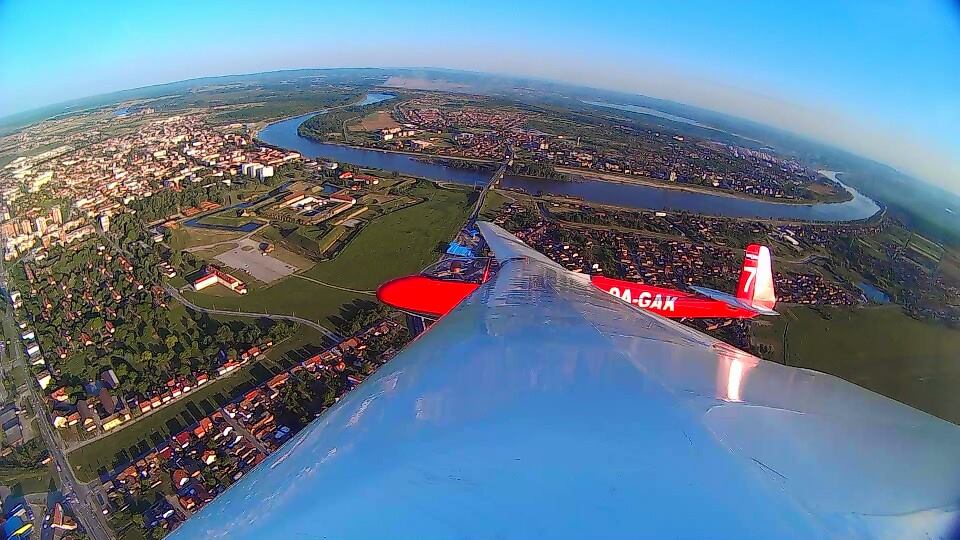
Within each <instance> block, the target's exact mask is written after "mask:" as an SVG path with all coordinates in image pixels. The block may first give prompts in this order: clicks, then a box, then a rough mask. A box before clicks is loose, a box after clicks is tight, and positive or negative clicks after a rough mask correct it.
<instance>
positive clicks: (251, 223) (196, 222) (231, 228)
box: [183, 217, 263, 233]
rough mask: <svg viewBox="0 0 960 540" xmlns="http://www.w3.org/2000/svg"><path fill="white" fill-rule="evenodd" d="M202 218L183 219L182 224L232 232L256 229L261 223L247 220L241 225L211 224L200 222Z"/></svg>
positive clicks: (196, 227) (246, 231)
mask: <svg viewBox="0 0 960 540" xmlns="http://www.w3.org/2000/svg"><path fill="white" fill-rule="evenodd" d="M200 219H203V218H199V217H197V218H193V219H188V220H187V221H184V222H183V224H184V225H186V226H187V227H193V228H195V229H212V230H216V231H233V232H245V233H248V232H253V231H255V230H257V227H259V226H261V225H263V224H262V223H260V222H258V221H248V222H247V223H244V224H243V225H238V226H230V225H211V224H209V223H200V222H199V220H200Z"/></svg>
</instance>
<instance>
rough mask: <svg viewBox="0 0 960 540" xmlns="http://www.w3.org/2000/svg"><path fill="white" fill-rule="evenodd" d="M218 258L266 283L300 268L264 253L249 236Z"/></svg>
mask: <svg viewBox="0 0 960 540" xmlns="http://www.w3.org/2000/svg"><path fill="white" fill-rule="evenodd" d="M216 258H217V260H219V261H220V262H222V263H223V264H225V265H227V266H229V267H231V268H236V269H239V270H243V271H244V272H246V273H248V274H250V275H251V276H253V277H254V278H256V279H258V280H260V281H262V282H264V283H272V282H274V281H276V280H278V279H280V278H283V277H286V276H289V275H290V274H292V273H294V272H296V271H297V270H299V268H297V267H296V266H294V265H292V264H287V263H285V262H283V261H281V260H279V259H277V258H274V257H271V256H270V254H264V253H263V252H262V251H260V244H259V243H258V242H256V241H254V240H251V239H249V238H245V239H243V240H240V241H239V242H238V245H237V247H235V248H233V249H231V250H230V251H225V252H223V253H221V254H220V255H217V257H216Z"/></svg>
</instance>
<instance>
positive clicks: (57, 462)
mask: <svg viewBox="0 0 960 540" xmlns="http://www.w3.org/2000/svg"><path fill="white" fill-rule="evenodd" d="M0 259H2V257H0ZM0 277H2V278H3V280H4V281H6V280H7V270H6V268H5V267H4V265H3V261H2V260H0ZM3 319H4V320H3V327H4V332H5V333H6V335H7V338H9V339H10V341H11V343H12V344H13V345H12V346H11V347H10V349H11V351H9V352H10V354H11V356H12V357H13V363H14V365H15V367H20V368H21V369H23V370H25V371H26V372H27V373H29V371H28V370H27V365H26V362H25V361H24V359H23V352H22V351H21V347H20V346H19V335H18V334H17V325H16V321H15V319H14V316H13V308H11V307H10V306H9V305H8V306H6V309H5V311H4V316H3ZM26 386H27V388H26V394H27V396H26V397H27V398H28V399H29V401H30V404H31V406H32V408H33V410H34V412H35V413H36V418H37V425H38V426H39V428H40V436H41V437H43V442H44V444H45V445H46V447H47V450H48V451H49V452H50V457H51V458H52V460H53V463H54V466H55V468H56V473H57V476H58V477H59V480H60V486H61V488H60V489H61V491H62V492H63V493H64V494H67V495H70V494H73V495H74V496H75V497H71V503H72V504H71V507H72V508H73V511H74V513H75V514H76V516H77V519H78V520H79V521H80V524H81V525H83V528H84V530H86V531H87V534H88V535H89V536H90V537H91V538H93V539H94V540H108V539H110V538H113V533H112V532H111V531H110V528H109V527H108V526H107V523H106V520H105V519H104V517H103V513H102V509H101V508H100V506H99V504H97V502H96V501H95V500H94V498H93V493H92V492H91V491H90V490H89V489H88V488H87V486H86V485H84V484H83V483H82V482H80V481H79V480H77V477H76V476H74V474H73V469H72V468H70V463H69V462H68V461H67V455H66V451H65V450H64V447H63V441H62V440H61V439H60V436H59V435H58V434H57V433H56V432H55V431H54V429H53V426H52V425H50V418H49V417H48V415H47V414H46V411H47V409H46V406H45V405H44V403H43V400H41V399H40V396H39V395H38V394H37V387H36V385H34V384H30V381H29V380H28V382H27V385H26Z"/></svg>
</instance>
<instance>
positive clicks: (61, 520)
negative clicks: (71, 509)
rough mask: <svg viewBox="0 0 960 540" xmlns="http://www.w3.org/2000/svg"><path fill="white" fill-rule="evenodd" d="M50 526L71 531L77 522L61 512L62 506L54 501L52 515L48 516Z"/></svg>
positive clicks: (74, 528)
mask: <svg viewBox="0 0 960 540" xmlns="http://www.w3.org/2000/svg"><path fill="white" fill-rule="evenodd" d="M50 526H51V527H53V528H54V529H60V530H61V531H73V530H76V528H77V522H76V521H74V520H73V518H71V517H70V516H67V515H65V514H64V513H63V506H62V505H61V504H60V503H55V504H54V505H53V515H51V516H50Z"/></svg>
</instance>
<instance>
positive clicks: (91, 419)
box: [77, 399, 100, 431]
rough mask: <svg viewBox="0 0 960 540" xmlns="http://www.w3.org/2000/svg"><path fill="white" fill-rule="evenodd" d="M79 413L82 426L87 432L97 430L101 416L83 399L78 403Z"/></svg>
mask: <svg viewBox="0 0 960 540" xmlns="http://www.w3.org/2000/svg"><path fill="white" fill-rule="evenodd" d="M77 412H79V413H80V420H81V421H82V423H81V426H83V429H84V430H85V431H93V430H95V429H97V425H98V424H99V423H100V416H99V415H97V411H95V410H94V408H93V407H91V406H90V403H89V402H87V400H85V399H81V400H80V401H77Z"/></svg>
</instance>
